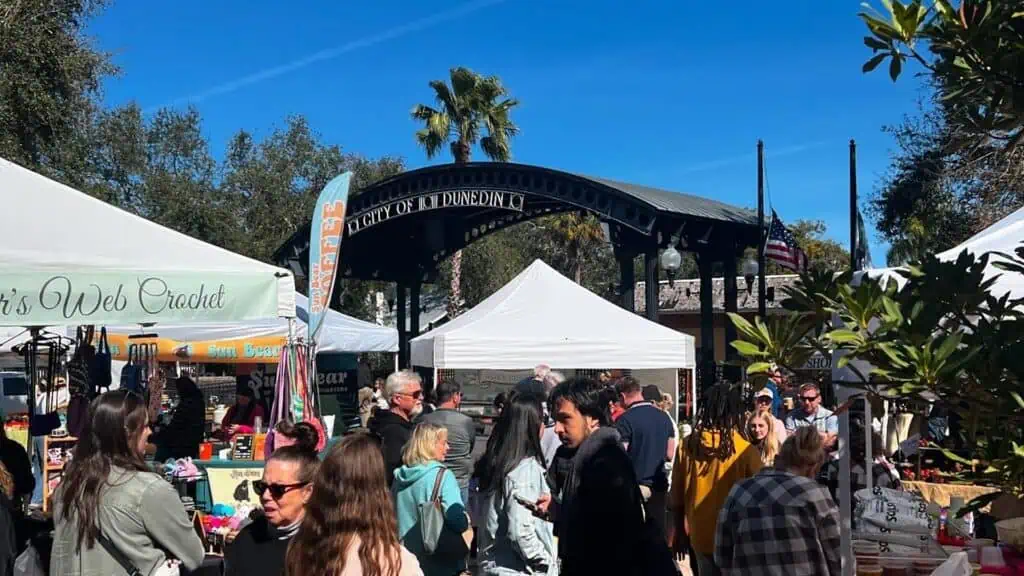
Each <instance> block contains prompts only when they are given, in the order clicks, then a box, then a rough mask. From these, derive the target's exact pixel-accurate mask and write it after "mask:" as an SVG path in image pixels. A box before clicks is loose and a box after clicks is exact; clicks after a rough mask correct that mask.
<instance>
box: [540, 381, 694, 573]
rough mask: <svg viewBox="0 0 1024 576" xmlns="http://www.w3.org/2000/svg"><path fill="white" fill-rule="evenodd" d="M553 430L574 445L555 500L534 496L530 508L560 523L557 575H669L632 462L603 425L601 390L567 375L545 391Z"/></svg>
mask: <svg viewBox="0 0 1024 576" xmlns="http://www.w3.org/2000/svg"><path fill="white" fill-rule="evenodd" d="M549 401H550V403H551V406H552V408H553V409H554V418H555V433H557V434H558V436H559V438H561V440H562V443H563V444H564V445H565V446H567V447H569V448H571V449H574V450H575V453H574V454H573V456H572V460H571V463H570V464H569V469H568V471H567V474H566V478H565V481H564V485H563V487H562V491H561V494H560V495H559V497H558V498H557V499H552V497H551V496H550V495H544V496H541V498H540V499H539V500H538V501H537V502H536V504H535V506H534V507H535V509H536V511H535V513H536V514H538V515H540V516H542V517H548V518H552V519H553V520H555V521H557V522H558V523H559V524H560V531H559V532H560V534H559V543H558V555H559V559H560V561H561V568H560V571H559V573H560V574H562V575H563V576H575V575H577V574H579V575H587V576H589V575H592V574H636V575H640V574H645V575H654V576H660V575H662V574H675V573H676V567H675V564H674V562H673V560H672V557H671V554H670V552H669V550H668V547H667V546H666V545H665V541H664V539H662V538H659V537H658V536H657V535H656V534H657V531H656V530H653V529H652V528H651V526H650V525H649V524H648V523H647V522H645V520H644V511H643V499H642V497H641V495H640V487H639V485H638V484H637V480H636V475H635V473H634V472H633V464H632V462H630V460H629V456H627V455H626V452H625V450H623V448H622V445H621V444H620V441H619V433H618V432H617V431H616V430H615V428H612V427H610V421H609V415H608V411H607V402H606V401H605V400H604V397H603V395H602V387H601V386H600V385H599V384H598V383H597V382H594V381H593V380H589V379H585V378H573V379H570V380H567V381H565V382H563V383H561V384H559V385H558V386H556V387H555V388H554V390H552V391H551V396H550V399H549Z"/></svg>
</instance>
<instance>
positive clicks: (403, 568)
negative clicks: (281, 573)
mask: <svg viewBox="0 0 1024 576" xmlns="http://www.w3.org/2000/svg"><path fill="white" fill-rule="evenodd" d="M384 474H385V467H384V457H383V456H382V455H381V451H380V443H379V442H378V441H377V440H376V438H374V437H373V436H370V435H369V434H364V433H358V434H352V435H350V436H346V437H345V438H344V439H342V441H341V442H339V443H338V444H337V446H335V447H334V448H332V449H331V451H330V453H329V454H328V455H327V457H326V458H324V461H323V463H321V464H320V467H319V469H318V470H317V473H316V475H315V476H314V478H313V489H312V493H311V495H310V497H309V501H308V503H307V504H306V514H305V516H304V517H303V520H302V524H301V525H300V526H299V531H298V533H297V534H296V535H295V538H294V539H293V540H292V543H291V545H290V546H289V547H288V554H287V557H286V560H285V574H286V575H287V576H303V575H305V574H319V575H322V576H422V574H423V572H422V570H420V566H419V562H417V561H416V557H415V556H413V555H412V554H411V553H410V552H409V551H408V550H406V549H405V547H403V546H402V545H401V544H400V543H399V542H398V521H397V520H396V519H395V509H394V505H393V504H392V503H391V497H390V495H389V494H388V489H387V481H386V479H385V477H384Z"/></svg>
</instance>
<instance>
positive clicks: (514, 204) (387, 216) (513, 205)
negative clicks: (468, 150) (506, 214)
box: [345, 189, 526, 236]
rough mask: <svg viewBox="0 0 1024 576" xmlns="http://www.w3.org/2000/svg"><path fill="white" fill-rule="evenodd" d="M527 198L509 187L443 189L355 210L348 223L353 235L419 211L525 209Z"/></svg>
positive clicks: (515, 210)
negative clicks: (496, 188) (363, 209)
mask: <svg viewBox="0 0 1024 576" xmlns="http://www.w3.org/2000/svg"><path fill="white" fill-rule="evenodd" d="M525 201H526V199H525V196H523V195H522V194H520V193H518V192H508V191H505V190H481V189H464V190H462V189H460V190H443V191H440V192H431V193H428V194H422V195H419V196H412V197H410V198H403V199H401V200H395V201H393V202H388V203H387V204H383V205H381V206H377V207H375V208H371V209H369V210H366V211H365V212H362V213H360V214H353V215H352V216H351V217H350V218H349V219H348V221H347V222H346V223H345V224H346V226H348V235H349V236H352V235H355V234H357V233H359V232H362V231H363V230H366V229H367V228H372V227H373V226H376V225H377V224H380V223H381V222H387V221H388V220H391V219H392V218H397V217H399V216H407V215H409V214H415V213H418V212H428V211H431V210H440V209H443V208H465V207H474V208H496V209H501V210H512V211H514V212H522V211H523V205H524V203H525Z"/></svg>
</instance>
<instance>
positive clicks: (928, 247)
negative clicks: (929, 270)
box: [885, 218, 933, 266]
mask: <svg viewBox="0 0 1024 576" xmlns="http://www.w3.org/2000/svg"><path fill="white" fill-rule="evenodd" d="M932 252H933V250H932V241H931V238H930V237H929V235H928V230H927V229H926V228H925V226H924V225H923V224H922V223H921V221H920V220H918V219H917V218H910V219H909V222H908V224H907V227H906V231H905V232H904V234H903V235H902V236H901V237H899V238H896V239H894V240H893V241H892V244H890V245H889V251H888V252H887V253H886V258H885V260H886V262H885V263H886V264H887V265H889V266H905V265H907V264H912V263H914V262H920V261H922V260H924V259H925V258H926V257H927V256H928V255H929V254H931V253H932Z"/></svg>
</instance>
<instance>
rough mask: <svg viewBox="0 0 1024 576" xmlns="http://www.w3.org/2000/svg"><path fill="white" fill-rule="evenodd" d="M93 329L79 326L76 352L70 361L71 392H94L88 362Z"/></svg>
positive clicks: (69, 383)
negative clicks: (86, 358)
mask: <svg viewBox="0 0 1024 576" xmlns="http://www.w3.org/2000/svg"><path fill="white" fill-rule="evenodd" d="M91 339H92V329H91V328H89V329H86V330H82V328H81V327H79V328H78V330H77V333H76V336H75V354H74V356H72V357H71V361H70V362H68V386H69V390H70V392H71V394H76V393H78V394H86V395H89V394H91V393H92V381H91V378H90V376H89V366H88V365H87V363H86V360H85V357H86V355H87V348H91V347H92V344H90V341H91Z"/></svg>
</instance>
